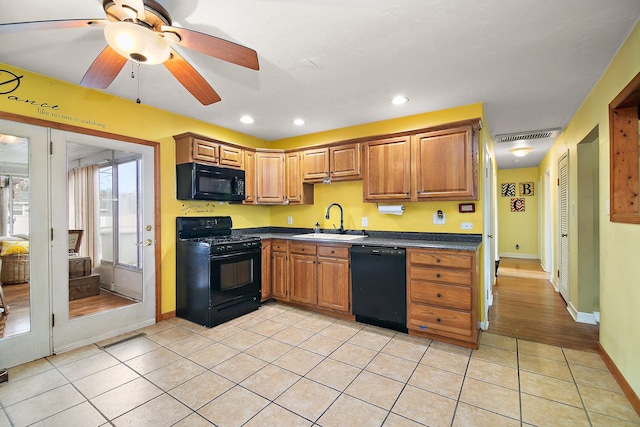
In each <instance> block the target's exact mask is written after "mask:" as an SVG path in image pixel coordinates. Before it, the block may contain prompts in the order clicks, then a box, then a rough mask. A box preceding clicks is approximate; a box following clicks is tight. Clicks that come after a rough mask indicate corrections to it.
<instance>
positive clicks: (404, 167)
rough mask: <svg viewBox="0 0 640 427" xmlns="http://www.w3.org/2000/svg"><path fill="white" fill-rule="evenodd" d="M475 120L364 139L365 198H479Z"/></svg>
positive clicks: (477, 130)
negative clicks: (381, 137)
mask: <svg viewBox="0 0 640 427" xmlns="http://www.w3.org/2000/svg"><path fill="white" fill-rule="evenodd" d="M479 129H480V120H479V119H474V120H468V121H463V122H456V123H451V124H448V125H443V126H438V127H434V128H429V129H422V130H416V131H414V132H411V133H407V134H405V135H401V136H395V137H388V138H385V139H378V140H373V141H368V142H365V143H363V146H364V153H363V159H362V161H363V163H364V165H363V175H364V178H363V180H364V182H363V193H364V201H365V202H385V201H386V202H397V201H413V202H420V201H429V200H478V132H479Z"/></svg>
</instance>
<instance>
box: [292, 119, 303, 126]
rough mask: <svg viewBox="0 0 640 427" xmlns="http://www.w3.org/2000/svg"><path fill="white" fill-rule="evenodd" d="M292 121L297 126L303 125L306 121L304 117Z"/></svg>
mask: <svg viewBox="0 0 640 427" xmlns="http://www.w3.org/2000/svg"><path fill="white" fill-rule="evenodd" d="M292 123H293V124H294V125H296V126H302V125H303V124H305V123H306V122H305V121H304V119H295V120H294V121H293V122H292Z"/></svg>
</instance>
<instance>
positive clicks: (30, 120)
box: [0, 111, 162, 322]
mask: <svg viewBox="0 0 640 427" xmlns="http://www.w3.org/2000/svg"><path fill="white" fill-rule="evenodd" d="M0 119H3V120H9V121H13V122H17V123H24V124H28V125H34V126H40V127H44V128H51V129H57V130H63V131H67V132H74V133H79V134H83V135H90V136H97V137H101V138H108V139H114V140H117V141H123V142H129V143H132V144H141V145H147V146H150V147H152V148H153V163H154V176H153V180H154V203H153V204H154V206H153V211H154V212H153V215H154V217H155V218H156V226H155V230H154V239H155V242H156V243H155V245H154V257H155V260H156V262H155V278H156V280H155V281H156V283H155V298H156V307H155V318H156V322H159V321H161V320H162V313H161V310H162V268H161V265H160V260H161V255H162V251H161V248H162V241H161V233H160V230H161V228H162V223H161V219H162V216H161V215H160V213H161V206H160V195H161V194H162V193H161V189H160V143H159V142H155V141H149V140H146V139H140V138H134V137H130V136H124V135H119V134H115V133H110V132H102V131H98V130H94V129H86V128H82V127H78V126H73V125H67V124H64V123H58V122H52V121H49V120H43V119H37V118H34V117H27V116H21V115H19V114H13V113H6V112H2V111H0Z"/></svg>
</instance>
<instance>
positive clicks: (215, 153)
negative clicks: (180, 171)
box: [192, 138, 220, 165]
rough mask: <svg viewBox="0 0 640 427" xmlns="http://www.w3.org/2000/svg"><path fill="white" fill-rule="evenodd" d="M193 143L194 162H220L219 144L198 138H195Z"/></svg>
mask: <svg viewBox="0 0 640 427" xmlns="http://www.w3.org/2000/svg"><path fill="white" fill-rule="evenodd" d="M192 144H193V145H192V150H193V151H192V153H193V155H192V158H193V161H194V162H202V163H209V164H216V165H217V164H218V159H219V150H220V145H219V144H216V143H215V142H211V141H205V140H202V139H198V138H193V140H192Z"/></svg>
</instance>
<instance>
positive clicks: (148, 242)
mask: <svg viewBox="0 0 640 427" xmlns="http://www.w3.org/2000/svg"><path fill="white" fill-rule="evenodd" d="M151 244H153V241H152V240H151V239H147V240H145V241H144V242H138V243H136V246H140V245H142V246H151Z"/></svg>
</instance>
